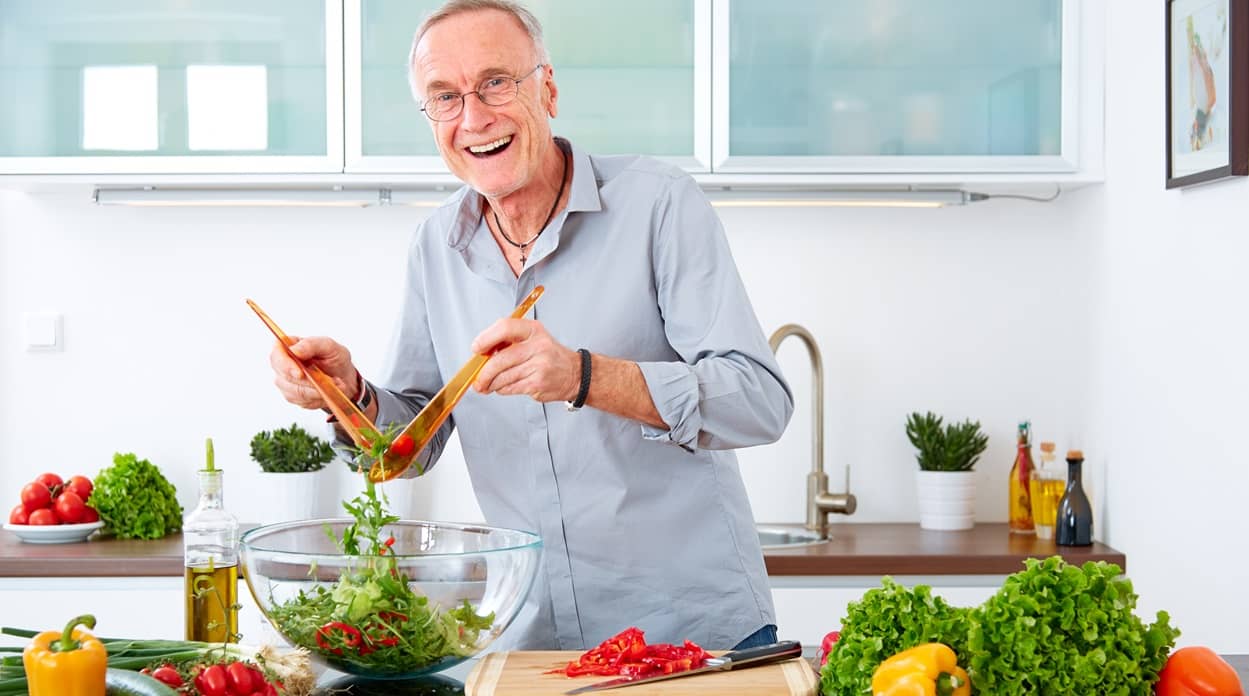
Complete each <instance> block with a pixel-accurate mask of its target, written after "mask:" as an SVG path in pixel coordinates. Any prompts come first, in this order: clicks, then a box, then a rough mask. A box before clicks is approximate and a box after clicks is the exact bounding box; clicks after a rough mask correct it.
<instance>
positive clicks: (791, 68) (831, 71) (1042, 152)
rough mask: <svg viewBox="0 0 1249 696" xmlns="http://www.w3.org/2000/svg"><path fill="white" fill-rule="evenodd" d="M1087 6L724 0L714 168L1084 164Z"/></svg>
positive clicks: (1006, 168)
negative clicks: (1080, 121) (1081, 13)
mask: <svg viewBox="0 0 1249 696" xmlns="http://www.w3.org/2000/svg"><path fill="white" fill-rule="evenodd" d="M1076 11H1077V10H1076V8H1075V7H1074V2H1073V0H1011V1H1010V2H1002V1H1001V0H887V1H886V0H879V1H873V2H848V1H846V0H822V1H816V0H810V1H804V0H789V1H786V2H776V1H775V0H717V3H716V4H715V6H714V13H715V22H716V32H715V36H716V38H717V42H716V60H715V64H714V65H715V76H716V77H715V83H714V93H715V98H716V102H715V108H714V114H715V125H714V126H713V133H715V134H716V138H715V144H714V154H713V169H715V171H717V172H769V171H785V172H813V173H852V172H995V171H1000V172H1018V171H1055V172H1060V171H1074V170H1075V169H1076V168H1077V165H1076V162H1077V161H1078V160H1077V158H1076V152H1075V148H1076V138H1075V134H1076V131H1077V128H1076V118H1077V114H1076V112H1075V105H1076V99H1075V97H1074V88H1075V84H1076V82H1075V72H1074V71H1075V69H1076V66H1075V60H1076V55H1077V52H1076V50H1075V46H1076V45H1077V41H1076V37H1075V36H1074V33H1075V27H1076V26H1077V21H1076V18H1075V14H1076ZM724 36H727V40H726V41H721V40H719V39H720V37H724Z"/></svg>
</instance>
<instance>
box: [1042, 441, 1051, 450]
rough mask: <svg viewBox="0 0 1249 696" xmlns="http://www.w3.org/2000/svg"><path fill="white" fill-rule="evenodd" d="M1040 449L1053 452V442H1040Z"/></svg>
mask: <svg viewBox="0 0 1249 696" xmlns="http://www.w3.org/2000/svg"><path fill="white" fill-rule="evenodd" d="M1041 451H1042V452H1053V451H1054V443H1052V442H1042V443H1041Z"/></svg>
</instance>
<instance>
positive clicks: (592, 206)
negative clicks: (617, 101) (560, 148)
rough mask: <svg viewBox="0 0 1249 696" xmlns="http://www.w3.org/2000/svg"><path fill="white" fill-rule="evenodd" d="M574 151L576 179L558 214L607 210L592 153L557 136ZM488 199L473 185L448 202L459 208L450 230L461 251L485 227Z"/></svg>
mask: <svg viewBox="0 0 1249 696" xmlns="http://www.w3.org/2000/svg"><path fill="white" fill-rule="evenodd" d="M556 139H557V140H559V141H561V142H562V143H563V144H564V145H565V146H567V147H568V148H569V150H571V152H572V154H571V155H570V157H571V159H570V163H571V164H572V181H570V182H569V191H568V205H567V206H565V208H564V211H563V212H562V213H561V214H560V216H558V217H564V216H566V215H567V214H568V213H573V212H595V211H599V210H602V209H603V201H602V198H600V197H599V189H598V187H599V182H598V174H597V173H596V172H595V171H594V163H593V161H591V159H590V155H589V154H588V153H586V152H585V151H584V150H582V149H581V148H579V147H577V146H576V145H573V144H572V143H571V142H569V141H568V140H566V139H564V138H556ZM484 200H485V199H483V198H482V196H481V194H480V193H477V192H476V191H474V190H473V189H472V188H470V187H469V186H467V185H466V186H462V187H461V188H460V190H459V191H457V192H456V193H455V195H454V196H452V198H451V199H450V200H449V201H448V202H447V206H448V207H450V208H453V209H454V210H455V218H454V220H453V222H452V224H451V226H450V227H451V228H450V229H449V230H448V231H447V245H448V246H450V247H452V248H453V249H456V250H458V251H463V250H464V249H466V248H468V243H469V242H470V241H472V238H473V235H474V234H475V233H476V232H477V230H478V229H479V228H480V226H481V211H482V206H483V205H484Z"/></svg>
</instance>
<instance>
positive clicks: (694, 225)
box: [270, 0, 793, 650]
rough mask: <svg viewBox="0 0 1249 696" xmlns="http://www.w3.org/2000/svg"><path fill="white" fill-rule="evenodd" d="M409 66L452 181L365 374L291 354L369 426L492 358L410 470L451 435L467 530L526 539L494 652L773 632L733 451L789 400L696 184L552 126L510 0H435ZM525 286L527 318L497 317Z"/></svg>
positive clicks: (418, 240)
mask: <svg viewBox="0 0 1249 696" xmlns="http://www.w3.org/2000/svg"><path fill="white" fill-rule="evenodd" d="M409 68H410V71H411V75H410V77H411V85H412V90H413V93H414V95H415V96H416V98H417V100H418V102H419V104H420V107H421V111H422V112H424V115H425V116H426V117H428V120H429V122H430V126H431V127H432V128H433V132H434V136H435V139H436V140H437V143H438V148H439V151H440V152H441V154H442V158H443V160H444V161H445V162H446V164H447V167H448V168H450V170H451V172H452V173H454V174H455V175H456V176H457V177H458V178H459V179H461V180H462V181H463V182H464V183H465V186H464V187H463V188H461V189H460V190H459V191H457V192H456V193H455V194H454V195H452V196H451V197H450V198H449V199H448V200H447V201H446V203H444V204H443V205H442V207H440V208H438V209H437V210H435V211H434V212H433V213H432V214H431V215H430V217H429V218H428V219H427V220H425V221H424V222H423V223H422V224H421V226H420V228H419V229H418V230H417V231H416V233H415V235H414V236H413V238H412V241H411V245H410V247H409V252H408V266H407V280H406V285H405V287H404V295H403V299H402V310H401V312H400V315H399V317H398V323H397V326H396V329H395V333H394V336H393V342H392V344H391V346H390V351H389V357H388V360H387V365H386V367H385V369H384V370H383V372H382V373H381V375H380V378H378V379H377V380H375V381H366V380H364V379H363V378H362V377H361V376H360V373H359V372H358V371H357V369H356V367H355V366H354V365H353V363H352V361H351V355H350V353H349V352H348V351H347V349H346V348H344V347H343V346H341V345H339V344H338V343H336V342H334V341H332V340H330V339H328V338H324V337H314V338H305V339H302V340H301V341H299V342H298V343H296V344H295V345H294V346H292V350H293V351H294V353H295V354H296V355H298V356H299V357H300V358H302V359H305V360H310V361H312V362H314V363H316V364H318V365H319V366H320V367H321V368H322V369H324V370H325V371H326V372H327V373H328V374H330V375H331V376H333V377H334V378H335V379H336V380H337V381H338V382H339V383H340V384H341V385H342V386H343V389H344V391H345V392H346V393H347V395H348V396H349V397H352V398H355V399H357V400H358V403H360V404H361V405H362V406H363V407H364V408H365V412H366V413H367V414H368V415H369V417H371V418H373V419H374V420H375V422H377V423H379V424H390V423H406V422H407V421H408V420H410V419H411V418H412V417H413V416H414V415H415V414H416V413H417V412H418V411H419V410H420V408H421V407H422V406H423V405H424V404H425V403H427V402H428V400H429V399H430V397H431V396H432V395H433V394H434V393H435V392H437V390H438V389H439V388H440V387H441V386H442V384H443V383H444V382H445V381H446V380H447V379H448V378H449V377H450V376H451V375H452V374H454V372H455V371H456V369H457V368H458V367H459V366H460V365H461V364H462V363H463V362H464V360H466V359H467V358H468V357H469V355H470V354H471V353H480V352H485V351H488V350H491V349H498V352H496V353H495V355H494V357H493V358H492V359H491V360H490V362H488V363H487V364H486V366H485V368H484V369H483V370H482V372H481V375H480V377H479V378H478V379H477V381H476V383H475V385H474V386H475V390H473V391H470V392H469V393H468V395H467V396H466V397H465V398H464V400H463V401H462V402H461V403H460V404H459V406H458V407H457V408H456V410H455V412H454V413H453V415H452V418H451V419H450V420H449V421H448V423H447V425H446V426H444V428H443V430H442V431H441V432H439V433H438V435H437V437H436V438H435V439H434V442H433V443H432V444H431V445H430V446H429V447H428V448H427V450H426V451H425V452H423V453H422V454H421V461H422V462H423V463H424V464H425V465H426V467H428V466H432V465H433V463H434V462H435V461H436V460H437V458H438V456H439V455H440V454H441V452H442V449H443V446H444V444H445V443H446V441H447V438H448V437H449V436H450V434H451V432H452V429H453V428H457V429H458V430H459V437H460V443H461V447H462V449H463V453H464V460H465V463H466V465H467V467H468V471H469V474H470V476H471V479H472V483H473V488H474V492H475V493H476V495H477V500H478V501H479V503H480V505H481V509H482V511H483V512H484V514H485V516H486V520H487V522H488V523H490V524H493V525H499V526H505V527H513V528H520V529H526V530H532V531H536V532H537V533H539V534H540V535H541V536H542V540H543V544H544V554H543V565H542V568H541V570H540V571H539V573H538V581H537V583H536V584H535V588H534V591H533V592H532V593H531V596H530V598H529V602H528V606H527V607H526V611H525V612H522V615H521V617H519V618H518V619H517V621H516V623H515V624H514V626H513V628H512V629H509V631H508V635H507V636H506V637H507V638H510V640H509V641H508V642H509V643H511V644H512V645H513V646H515V647H525V648H538V649H562V650H574V649H583V648H586V647H588V646H593V645H596V644H597V643H599V642H600V641H602V640H603V639H605V638H607V637H609V636H611V635H613V634H615V633H617V632H619V631H620V630H622V629H624V628H626V627H628V626H637V627H639V628H641V629H642V630H644V631H645V632H646V634H647V638H648V640H650V641H655V642H680V641H681V640H684V639H690V640H694V641H695V642H698V643H699V644H701V645H704V646H706V647H710V648H733V647H749V646H752V645H759V644H764V643H769V642H774V641H775V637H776V627H775V618H774V614H773V609H772V598H771V593H770V590H769V587H768V581H767V577H766V572H765V570H764V566H763V555H762V552H761V551H760V548H759V541H758V538H757V536H756V534H755V530H754V521H753V518H752V516H751V511H750V504H749V501H748V499H747V496H746V490H745V486H744V485H743V483H742V479H741V475H740V473H739V471H738V467H737V460H736V457H735V456H734V454H733V451H732V450H733V449H734V448H737V447H748V446H752V445H759V444H764V443H767V442H772V441H774V440H776V439H777V438H778V437H779V436H780V435H781V433H782V432H783V430H784V428H785V426H786V424H787V423H788V421H789V417H790V415H791V413H792V408H793V403H792V399H791V396H790V393H789V388H788V386H787V385H786V383H785V381H784V379H783V377H782V376H781V374H780V370H779V368H778V367H777V365H776V362H775V360H774V358H773V356H772V353H771V351H770V350H769V348H768V344H767V341H766V339H765V338H764V336H763V332H762V331H761V329H760V327H759V323H758V320H757V319H756V318H755V316H754V313H753V311H752V309H751V306H750V301H749V299H748V298H747V296H746V292H745V289H744V288H743V286H742V282H741V279H740V277H739V275H738V273H737V269H736V267H735V266H734V263H733V259H732V256H731V254H730V251H729V247H728V244H727V241H726V239H725V235H724V231H723V228H722V227H721V225H720V223H719V220H718V219H717V218H716V216H715V213H714V211H713V210H712V209H711V207H710V205H709V204H708V202H707V200H706V198H705V197H704V196H703V194H702V192H701V191H700V190H699V188H698V186H697V185H696V184H695V182H694V181H693V180H692V179H691V178H690V177H689V176H688V175H686V174H685V173H684V172H682V171H681V170H680V169H678V168H676V167H673V166H670V165H668V164H664V163H662V162H659V161H657V160H654V159H650V158H646V157H620V156H617V157H596V156H592V155H589V154H587V153H585V152H583V151H581V150H579V149H578V148H577V147H576V146H575V145H573V144H571V143H569V142H567V141H565V140H562V139H559V138H555V137H553V136H552V133H551V122H550V119H551V118H553V117H555V115H556V113H557V111H558V108H557V105H558V98H559V89H558V87H557V86H556V84H555V70H554V68H553V67H552V66H551V61H550V59H549V58H548V57H547V55H546V50H545V48H544V46H543V44H542V31H541V28H540V26H539V24H538V22H537V20H536V19H535V18H534V17H533V15H532V14H530V13H529V12H528V11H527V10H526V9H524V8H523V7H520V6H518V5H516V4H514V3H511V2H504V1H502V0H456V1H453V2H449V3H447V4H446V5H444V6H443V7H442V8H441V9H439V10H438V11H436V12H434V13H433V14H432V15H431V16H430V17H428V18H427V19H426V20H425V21H424V23H423V24H422V25H421V27H420V28H419V30H418V31H417V34H416V37H415V40H414V42H413V46H412V52H411V56H410V61H409ZM538 284H541V285H544V286H545V287H546V293H545V294H544V295H543V296H542V299H541V300H540V301H539V302H538V304H537V306H536V309H535V310H534V312H533V315H532V318H524V319H503V320H498V317H501V316H506V315H507V314H508V312H509V311H510V310H511V309H512V308H513V307H514V306H516V305H517V304H518V303H519V302H520V300H521V299H523V298H524V297H525V296H526V295H528V294H529V292H530V291H531V290H532V289H533V288H534V287H535V286H536V285H538ZM270 360H271V363H272V365H273V367H274V370H275V371H276V373H277V375H278V376H277V380H276V381H277V384H278V387H279V389H280V390H281V391H282V393H283V395H284V396H285V397H286V398H287V399H288V400H289V401H291V402H293V403H296V404H299V405H301V406H304V407H308V408H317V407H321V406H322V405H323V404H322V403H321V400H320V398H319V397H318V395H317V394H316V392H315V391H314V390H313V389H312V387H311V385H310V384H308V383H307V382H306V381H304V380H303V379H302V377H301V376H300V374H299V371H298V370H297V369H296V367H295V365H294V364H293V363H292V362H291V361H290V360H289V359H288V358H286V357H285V355H284V354H283V352H282V351H281V350H280V349H277V348H275V349H274V351H273V353H272V354H271V357H270Z"/></svg>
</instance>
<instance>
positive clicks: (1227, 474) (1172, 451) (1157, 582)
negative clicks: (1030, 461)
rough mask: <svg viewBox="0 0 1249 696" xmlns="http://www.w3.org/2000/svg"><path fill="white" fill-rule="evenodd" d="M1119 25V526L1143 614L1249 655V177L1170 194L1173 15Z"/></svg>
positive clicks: (1115, 235)
mask: <svg viewBox="0 0 1249 696" xmlns="http://www.w3.org/2000/svg"><path fill="white" fill-rule="evenodd" d="M1110 16H1111V17H1114V18H1115V20H1116V21H1114V22H1112V24H1113V26H1114V27H1115V31H1114V32H1112V33H1110V35H1109V37H1108V39H1107V51H1106V53H1107V76H1106V81H1107V84H1108V89H1107V95H1106V96H1107V113H1106V117H1107V124H1106V141H1107V152H1106V164H1107V183H1106V185H1105V199H1106V226H1105V229H1104V232H1102V237H1103V238H1102V240H1101V245H1100V246H1101V248H1100V250H1099V252H1098V257H1099V261H1098V265H1097V274H1098V276H1099V286H1100V288H1101V289H1100V290H1099V292H1098V294H1099V296H1101V297H1102V298H1103V306H1102V308H1101V310H1100V311H1099V315H1098V316H1099V320H1098V322H1097V326H1096V327H1095V328H1096V330H1097V333H1098V336H1099V344H1100V349H1099V350H1098V352H1097V362H1096V368H1095V372H1096V374H1097V375H1098V381H1097V388H1096V390H1095V393H1096V394H1097V395H1098V401H1099V405H1098V407H1097V408H1096V418H1095V420H1096V423H1097V428H1098V429H1099V430H1100V431H1102V432H1104V434H1105V436H1106V443H1105V447H1104V449H1105V453H1104V462H1105V465H1106V468H1107V469H1108V475H1107V478H1108V486H1107V490H1108V493H1109V496H1110V499H1109V501H1108V504H1107V509H1108V513H1109V514H1108V520H1107V526H1106V529H1105V530H1104V531H1105V534H1106V538H1107V540H1108V541H1109V542H1110V543H1111V544H1112V545H1114V546H1115V547H1116V548H1118V549H1120V550H1122V551H1124V552H1125V553H1126V554H1127V557H1128V566H1129V575H1130V576H1131V577H1132V578H1133V580H1134V581H1135V585H1136V589H1137V591H1138V592H1139V593H1140V595H1141V608H1142V613H1145V612H1148V613H1149V614H1152V613H1153V612H1154V611H1157V610H1158V609H1165V610H1167V611H1168V612H1170V613H1171V615H1172V617H1173V619H1174V620H1175V622H1176V624H1177V625H1178V626H1179V627H1180V628H1181V629H1182V630H1183V631H1184V635H1183V636H1182V637H1181V638H1180V641H1181V642H1182V643H1185V644H1194V643H1196V644H1200V643H1205V644H1208V645H1210V646H1211V647H1213V648H1215V649H1216V650H1223V651H1226V652H1233V651H1234V652H1241V653H1243V652H1249V638H1247V637H1246V635H1245V631H1244V626H1245V624H1246V622H1247V621H1249V594H1246V593H1245V591H1244V588H1245V587H1246V586H1247V585H1249V545H1247V544H1246V541H1245V537H1244V533H1245V532H1244V530H1245V529H1246V524H1245V521H1244V516H1243V513H1244V511H1245V500H1246V495H1247V494H1249V465H1247V464H1246V458H1245V455H1244V449H1245V445H1244V435H1245V431H1246V430H1245V418H1246V416H1247V415H1249V410H1247V409H1246V396H1245V395H1246V394H1247V393H1249V368H1247V367H1246V355H1247V354H1249V353H1247V352H1246V349H1245V344H1246V340H1247V339H1249V327H1247V322H1249V318H1247V317H1249V315H1247V314H1246V311H1245V297H1246V294H1247V293H1249V275H1246V273H1245V272H1244V259H1245V258H1246V257H1249V235H1247V234H1246V232H1247V231H1249V230H1247V227H1246V224H1245V215H1246V212H1247V211H1249V203H1247V201H1249V181H1246V180H1245V179H1243V178H1240V179H1235V180H1230V181H1225V182H1220V183H1216V184H1211V185H1208V186H1203V187H1199V188H1195V189H1188V190H1182V191H1166V190H1165V189H1164V187H1163V182H1164V174H1163V172H1164V167H1165V160H1164V155H1165V150H1164V146H1163V144H1164V140H1165V136H1164V132H1165V131H1164V104H1165V100H1164V94H1163V84H1164V82H1163V76H1164V75H1165V67H1164V65H1165V63H1164V59H1165V56H1164V54H1163V31H1164V28H1163V17H1164V15H1163V12H1162V8H1161V7H1158V8H1157V11H1154V10H1153V9H1152V8H1150V9H1149V11H1144V12H1142V11H1140V8H1139V7H1138V3H1137V2H1135V0H1113V1H1112V2H1111V9H1110ZM1181 569H1185V570H1181Z"/></svg>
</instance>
